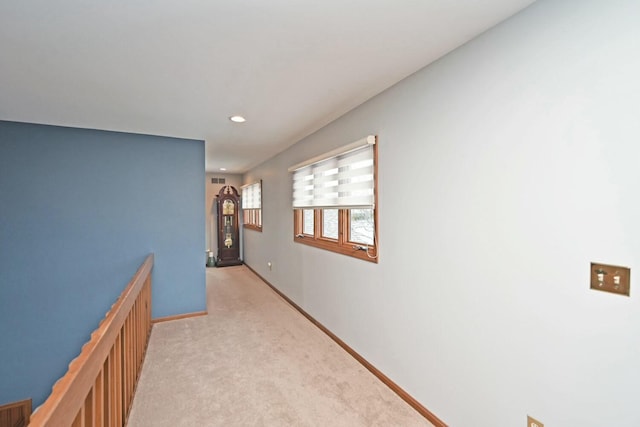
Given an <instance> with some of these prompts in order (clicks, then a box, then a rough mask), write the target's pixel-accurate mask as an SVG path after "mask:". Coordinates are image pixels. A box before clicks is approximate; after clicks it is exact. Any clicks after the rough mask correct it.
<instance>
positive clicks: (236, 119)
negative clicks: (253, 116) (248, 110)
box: [229, 116, 247, 123]
mask: <svg viewBox="0 0 640 427" xmlns="http://www.w3.org/2000/svg"><path fill="white" fill-rule="evenodd" d="M229 120H231V121H232V122H234V123H244V122H246V121H247V119H245V118H244V117H242V116H231V117H229Z"/></svg>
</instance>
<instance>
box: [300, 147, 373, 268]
mask: <svg viewBox="0 0 640 427" xmlns="http://www.w3.org/2000/svg"><path fill="white" fill-rule="evenodd" d="M375 142H376V138H375V137H373V136H370V137H367V138H365V139H363V140H361V141H357V142H355V143H353V144H349V145H348V146H346V147H343V148H341V149H338V150H334V151H333V152H331V153H327V154H326V155H323V156H318V157H317V158H315V159H311V160H309V161H307V162H303V163H301V164H299V165H296V166H293V167H291V168H290V169H289V171H290V172H293V173H294V175H293V208H294V241H295V242H298V243H303V244H306V245H310V246H315V247H318V248H321V249H326V250H329V251H333V252H338V253H341V254H344V255H349V256H352V257H355V258H360V259H363V260H367V261H372V262H378V260H377V259H378V247H377V238H376V235H377V212H376V209H377V204H376V198H377V188H376V182H377V157H378V152H377V146H376V144H375Z"/></svg>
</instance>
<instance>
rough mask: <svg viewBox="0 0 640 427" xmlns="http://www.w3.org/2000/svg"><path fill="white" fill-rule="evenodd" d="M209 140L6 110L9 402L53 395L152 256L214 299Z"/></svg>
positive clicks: (164, 291)
mask: <svg viewBox="0 0 640 427" xmlns="http://www.w3.org/2000/svg"><path fill="white" fill-rule="evenodd" d="M204 182H205V171H204V142H203V141H196V140H185V139H176V138H166V137H157V136H148V135H134V134H127V133H118V132H106V131H96V130H86V129H75V128H65V127H56V126H44V125H35V124H24V123H14V122H4V121H0V340H1V342H2V344H1V345H0V348H1V350H0V404H2V403H7V402H10V401H15V400H19V399H24V398H29V397H32V398H33V399H34V405H39V404H41V403H42V402H43V401H44V400H45V399H46V397H47V396H48V395H49V393H50V390H51V387H52V385H53V384H54V382H55V381H56V380H57V379H58V378H59V377H60V376H62V375H63V374H64V373H65V372H66V369H67V365H68V363H69V362H70V361H71V360H72V359H73V358H74V357H75V356H77V354H78V353H79V351H80V349H81V347H82V345H83V344H84V343H85V342H86V341H87V340H88V339H89V336H90V333H91V332H92V331H93V330H94V329H95V328H96V327H97V326H98V323H99V321H100V320H101V319H102V318H103V317H104V314H105V313H106V312H107V311H108V310H109V308H110V307H111V304H113V302H114V301H115V300H116V299H117V297H118V295H119V294H120V292H122V290H123V289H124V287H125V286H126V284H127V283H128V282H129V280H130V279H131V277H132V276H133V274H134V273H135V272H136V270H137V268H138V267H139V265H140V264H141V263H142V262H143V261H144V259H145V258H146V256H147V255H148V254H149V253H151V252H153V253H155V266H154V271H153V317H163V316H170V315H175V314H181V313H189V312H194V311H202V310H205V301H206V298H205V268H204V261H205V259H204V250H205V242H204V240H205V232H204V225H205V218H204V210H205V209H204V199H205V197H204V192H205V188H204Z"/></svg>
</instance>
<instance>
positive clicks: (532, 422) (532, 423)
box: [527, 415, 544, 427]
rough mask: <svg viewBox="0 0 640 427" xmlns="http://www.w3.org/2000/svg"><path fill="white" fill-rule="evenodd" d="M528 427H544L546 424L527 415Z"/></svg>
mask: <svg viewBox="0 0 640 427" xmlns="http://www.w3.org/2000/svg"><path fill="white" fill-rule="evenodd" d="M527 427H544V424H542V423H541V422H540V421H538V420H536V419H534V418H531V417H530V416H528V415H527Z"/></svg>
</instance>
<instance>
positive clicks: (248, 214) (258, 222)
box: [242, 181, 262, 231]
mask: <svg viewBox="0 0 640 427" xmlns="http://www.w3.org/2000/svg"><path fill="white" fill-rule="evenodd" d="M242 217H243V221H244V227H245V228H249V229H251V230H256V231H262V181H258V182H254V183H253V184H249V185H244V186H242Z"/></svg>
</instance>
